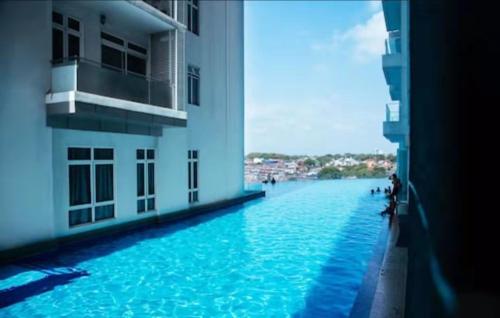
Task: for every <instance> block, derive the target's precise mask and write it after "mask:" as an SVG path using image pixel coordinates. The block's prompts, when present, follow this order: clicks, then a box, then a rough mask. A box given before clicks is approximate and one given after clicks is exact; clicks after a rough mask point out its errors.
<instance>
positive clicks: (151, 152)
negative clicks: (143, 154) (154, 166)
mask: <svg viewBox="0 0 500 318" xmlns="http://www.w3.org/2000/svg"><path fill="white" fill-rule="evenodd" d="M154 158H155V151H154V150H153V149H148V159H154Z"/></svg>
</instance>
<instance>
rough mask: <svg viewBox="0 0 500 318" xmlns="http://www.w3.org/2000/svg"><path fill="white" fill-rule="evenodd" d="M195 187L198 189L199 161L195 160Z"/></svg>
mask: <svg viewBox="0 0 500 318" xmlns="http://www.w3.org/2000/svg"><path fill="white" fill-rule="evenodd" d="M193 188H195V189H198V161H195V162H193Z"/></svg>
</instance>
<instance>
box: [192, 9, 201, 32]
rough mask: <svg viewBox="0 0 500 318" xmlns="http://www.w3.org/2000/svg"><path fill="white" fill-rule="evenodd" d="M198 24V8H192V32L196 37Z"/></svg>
mask: <svg viewBox="0 0 500 318" xmlns="http://www.w3.org/2000/svg"><path fill="white" fill-rule="evenodd" d="M199 22H200V19H199V17H198V8H193V21H192V24H193V25H192V31H193V33H194V34H196V35H198V34H200V30H199V25H198V24H199Z"/></svg>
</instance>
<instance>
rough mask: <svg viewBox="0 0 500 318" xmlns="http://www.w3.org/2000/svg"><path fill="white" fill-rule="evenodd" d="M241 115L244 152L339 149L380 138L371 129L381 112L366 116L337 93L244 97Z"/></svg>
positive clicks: (352, 103)
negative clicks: (278, 99) (279, 98)
mask: <svg viewBox="0 0 500 318" xmlns="http://www.w3.org/2000/svg"><path fill="white" fill-rule="evenodd" d="M245 117H246V118H245V123H246V124H245V130H246V131H245V140H246V147H247V152H251V151H276V152H284V153H309V154H315V153H322V152H325V153H326V152H335V151H340V152H342V151H349V149H356V147H357V146H356V145H363V144H365V143H366V140H370V139H372V138H374V139H383V137H382V136H381V135H380V136H377V137H373V134H372V133H371V132H373V131H377V129H379V127H380V125H381V124H380V123H381V121H382V118H381V116H367V114H366V113H365V112H364V111H363V110H362V109H360V108H359V107H355V104H354V102H353V101H351V100H350V99H349V98H346V97H342V96H340V95H337V94H331V95H329V96H324V97H315V98H306V99H305V101H300V102H299V101H297V102H293V101H291V102H288V103H286V102H266V101H263V102H262V101H261V102H258V101H255V100H247V102H246V105H245ZM384 142H385V141H384ZM377 146H378V145H377ZM382 148H383V147H382Z"/></svg>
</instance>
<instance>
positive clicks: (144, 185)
mask: <svg viewBox="0 0 500 318" xmlns="http://www.w3.org/2000/svg"><path fill="white" fill-rule="evenodd" d="M136 157H137V213H143V212H148V211H154V210H155V209H156V208H155V206H156V189H155V151H154V149H137V152H136Z"/></svg>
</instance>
